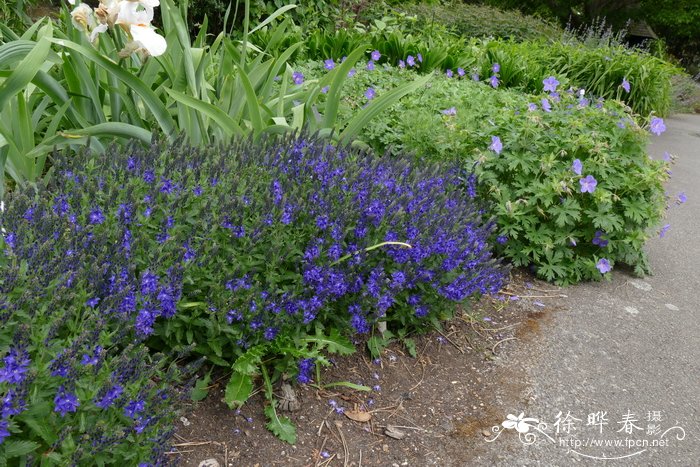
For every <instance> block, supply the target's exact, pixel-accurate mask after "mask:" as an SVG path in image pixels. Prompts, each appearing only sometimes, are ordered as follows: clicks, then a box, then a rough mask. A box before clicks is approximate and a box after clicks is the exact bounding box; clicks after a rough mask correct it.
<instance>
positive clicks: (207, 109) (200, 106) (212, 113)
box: [164, 88, 244, 137]
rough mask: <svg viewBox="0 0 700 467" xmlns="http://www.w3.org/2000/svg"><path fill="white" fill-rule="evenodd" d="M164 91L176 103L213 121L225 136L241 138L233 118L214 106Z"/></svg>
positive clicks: (241, 133)
mask: <svg viewBox="0 0 700 467" xmlns="http://www.w3.org/2000/svg"><path fill="white" fill-rule="evenodd" d="M164 89H165V92H167V93H168V95H170V97H172V98H173V99H175V100H176V101H178V102H180V103H181V104H184V105H186V106H188V107H190V108H192V109H194V110H196V111H197V112H200V113H202V114H204V115H206V116H207V117H209V118H211V119H212V120H214V121H215V122H216V123H217V124H218V125H219V126H220V127H221V129H222V130H223V132H224V133H225V134H226V136H228V137H231V136H234V135H236V136H242V135H243V134H244V133H243V130H242V129H241V127H240V126H239V125H238V123H237V122H236V121H235V120H234V119H233V118H231V117H230V116H229V115H228V114H227V113H226V112H224V111H223V110H221V109H220V108H218V107H216V106H215V105H212V104H209V103H208V102H204V101H202V100H200V99H196V98H194V97H192V96H188V95H186V94H183V93H181V92H178V91H175V90H173V89H169V88H164Z"/></svg>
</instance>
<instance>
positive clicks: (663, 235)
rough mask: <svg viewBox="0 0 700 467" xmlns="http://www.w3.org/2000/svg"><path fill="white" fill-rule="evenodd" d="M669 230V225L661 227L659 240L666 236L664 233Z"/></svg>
mask: <svg viewBox="0 0 700 467" xmlns="http://www.w3.org/2000/svg"><path fill="white" fill-rule="evenodd" d="M670 228H671V224H666V225H664V226H663V227H661V230H659V238H664V237H665V236H666V233H667V232H668V231H669V229H670Z"/></svg>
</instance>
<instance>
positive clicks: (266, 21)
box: [248, 5, 297, 34]
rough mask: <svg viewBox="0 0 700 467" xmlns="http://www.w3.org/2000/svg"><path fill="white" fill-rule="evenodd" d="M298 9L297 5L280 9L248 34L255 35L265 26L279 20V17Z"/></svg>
mask: <svg viewBox="0 0 700 467" xmlns="http://www.w3.org/2000/svg"><path fill="white" fill-rule="evenodd" d="M296 7H297V5H285V6H283V7H281V8H278V9H277V10H275V11H274V13H272V14H271V15H270V16H268V17H267V19H265V21H263V22H262V23H260V24H258V25H257V26H256V27H254V28H253V29H251V30H250V31H249V32H248V34H253V33H254V32H255V31H257V30H259V29H262V28H264V27H265V26H267V25H268V24H270V23H271V22H272V21H274V20H275V18H277V17H278V16H279V15H281V14H283V13H286V12H287V11H289V10H291V9H294V8H296Z"/></svg>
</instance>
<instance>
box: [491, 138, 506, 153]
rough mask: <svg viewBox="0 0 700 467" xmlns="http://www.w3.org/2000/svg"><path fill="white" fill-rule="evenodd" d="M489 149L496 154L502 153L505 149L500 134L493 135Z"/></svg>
mask: <svg viewBox="0 0 700 467" xmlns="http://www.w3.org/2000/svg"><path fill="white" fill-rule="evenodd" d="M489 149H490V150H492V151H493V152H495V153H496V154H500V153H501V151H502V150H503V143H501V138H499V137H498V136H492V137H491V144H490V145H489Z"/></svg>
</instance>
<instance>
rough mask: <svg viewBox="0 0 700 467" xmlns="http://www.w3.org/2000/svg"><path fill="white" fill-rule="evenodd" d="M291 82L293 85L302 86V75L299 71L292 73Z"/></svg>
mask: <svg viewBox="0 0 700 467" xmlns="http://www.w3.org/2000/svg"><path fill="white" fill-rule="evenodd" d="M292 81H293V82H294V84H297V85H299V84H302V83H303V82H304V74H303V73H302V72H300V71H295V72H294V73H292Z"/></svg>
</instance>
